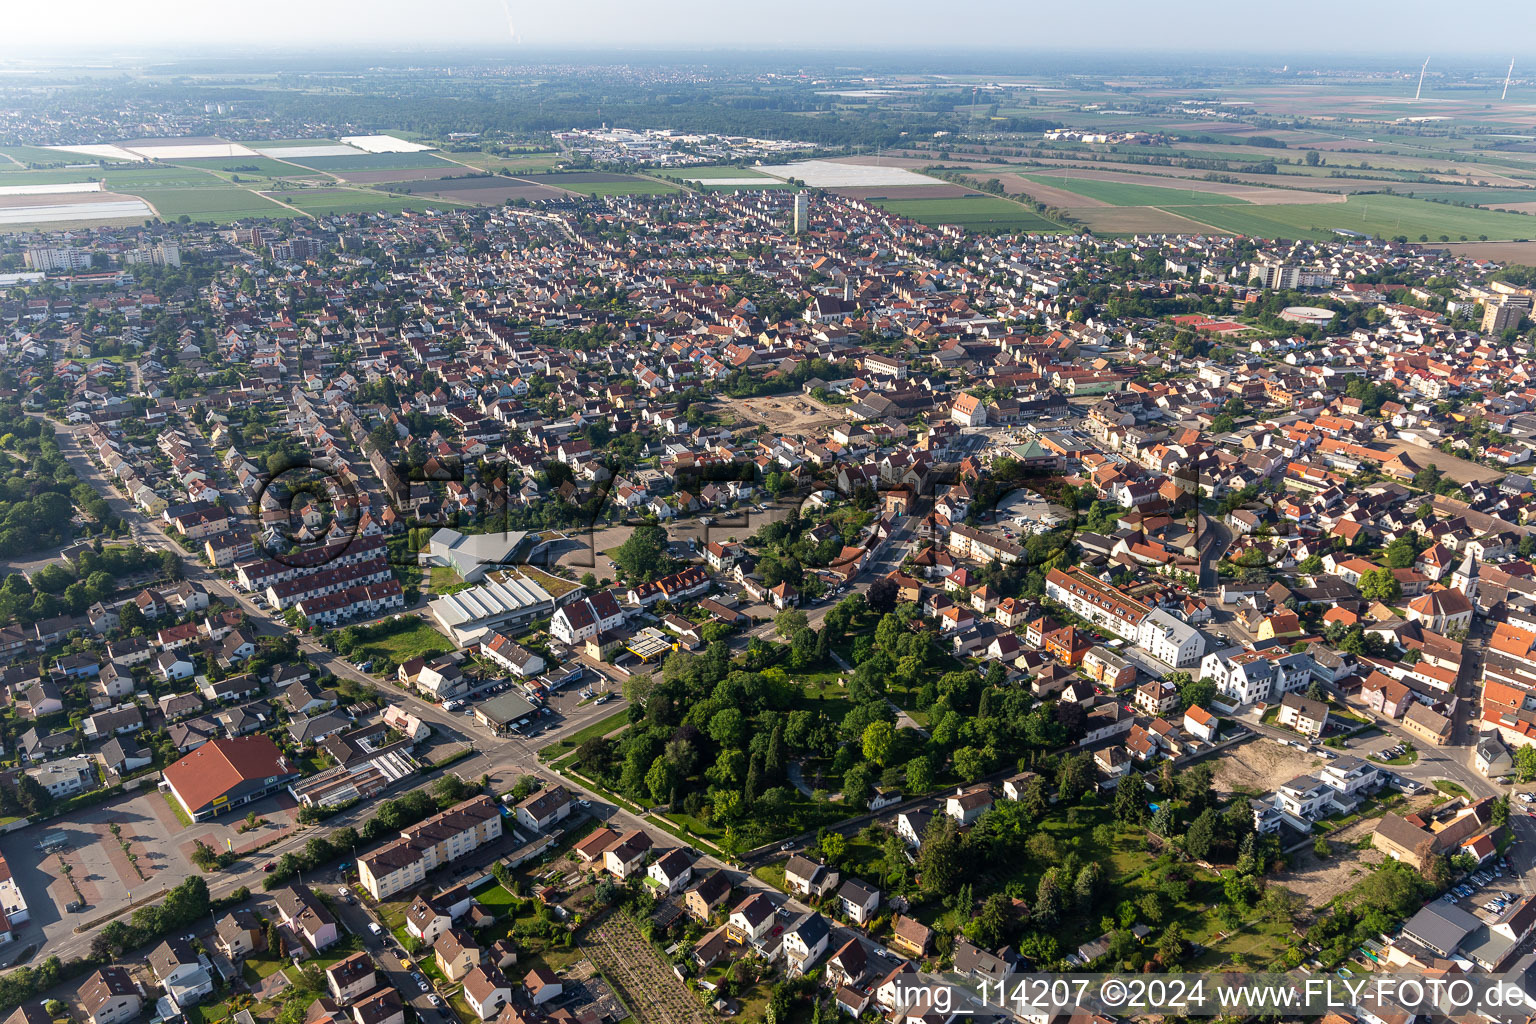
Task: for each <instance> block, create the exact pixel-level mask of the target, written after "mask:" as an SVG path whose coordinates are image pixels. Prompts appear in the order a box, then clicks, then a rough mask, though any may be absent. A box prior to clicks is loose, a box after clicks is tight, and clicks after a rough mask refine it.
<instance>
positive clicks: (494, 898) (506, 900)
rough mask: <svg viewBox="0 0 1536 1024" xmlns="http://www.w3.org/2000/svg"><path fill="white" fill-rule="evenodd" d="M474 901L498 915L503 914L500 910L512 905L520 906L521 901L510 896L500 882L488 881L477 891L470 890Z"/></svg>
mask: <svg viewBox="0 0 1536 1024" xmlns="http://www.w3.org/2000/svg"><path fill="white" fill-rule="evenodd" d="M471 892H472V895H473V896H474V897H475V900H476V901H477V902H479V903H480V905H481V906H483V907H485V908H486V909H488V910H493V911H495V912H496V913H497V914H498V915H499V914H502V913H504V911H503V910H501V909H500V908H502V907H510V906H512V905H513V904H514V903H516V904H518V905H521V904H522V900H520V899H518V898H517V897H516V896H514V895H512V894H511V893H510V892H508V891H507V890H506V889H505V888H503V887H502V885H501V883H500V882H497V881H494V880H492V881H489V882H486V883H485V884H484V885H483V886H481V887H480V888H478V889H474V890H471Z"/></svg>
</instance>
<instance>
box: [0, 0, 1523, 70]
mask: <svg viewBox="0 0 1536 1024" xmlns="http://www.w3.org/2000/svg"><path fill="white" fill-rule="evenodd" d="M0 24H3V26H4V27H3V30H0V37H3V44H0V60H7V59H23V60H25V59H27V58H31V57H40V56H46V55H48V54H52V53H58V52H60V51H62V50H66V49H88V50H98V51H101V50H107V51H116V52H127V51H145V50H150V49H154V50H163V49H185V48H188V47H194V48H196V47H202V46H205V45H206V44H209V43H215V44H220V43H221V44H225V45H228V46H234V47H239V48H240V49H244V50H247V51H248V50H249V49H250V48H252V47H257V48H263V49H270V48H291V49H292V50H294V51H315V50H324V49H327V48H338V49H369V48H380V47H388V48H412V49H423V48H442V47H454V46H464V47H473V48H475V49H477V50H482V51H483V50H485V49H488V48H494V47H497V45H498V44H499V43H503V42H504V43H505V44H506V45H507V47H508V48H509V49H511V48H512V46H513V45H514V43H513V33H514V32H515V34H516V38H517V39H518V40H519V43H520V45H521V46H523V47H524V48H527V49H530V50H533V49H545V48H560V47H567V48H570V47H583V48H587V47H590V48H618V49H658V48H661V49H672V48H676V49H687V48H706V47H707V48H744V49H769V48H771V49H783V48H797V47H798V48H804V49H808V50H812V49H813V50H827V49H836V50H859V49H916V48H929V47H933V48H942V49H946V50H960V49H973V48H984V49H990V50H997V49H1018V50H1020V51H1039V50H1057V49H1059V50H1073V51H1077V50H1132V51H1137V52H1140V53H1142V54H1153V53H1156V52H1157V51H1160V50H1178V51H1191V50H1208V51H1217V52H1222V51H1224V52H1227V53H1253V52H1257V51H1266V52H1273V53H1276V54H1289V53H1294V54H1296V55H1303V54H1307V53H1320V52H1334V53H1351V52H1352V53H1357V54H1360V55H1362V56H1366V55H1377V54H1384V53H1392V54H1396V53H1411V54H1417V53H1425V54H1429V53H1438V54H1445V55H1450V54H1453V53H1454V54H1461V55H1465V54H1468V53H1475V52H1479V51H1484V50H1486V49H1487V48H1488V47H1489V44H1490V41H1491V40H1497V42H1493V43H1492V46H1493V48H1494V49H1497V48H1498V47H1499V46H1501V45H1502V46H1504V47H1506V48H1507V47H1509V46H1520V47H1523V48H1524V49H1525V55H1528V56H1529V58H1530V64H1531V65H1533V66H1536V47H1533V46H1532V43H1533V40H1536V3H1533V2H1532V0H1457V2H1455V3H1450V2H1447V0H1395V2H1385V0H1285V2H1283V3H1263V2H1255V0H1183V2H1181V3H1172V4H1158V3H1152V2H1148V0H1076V2H1074V0H1055V2H1052V3H1040V2H1037V0H1013V2H1008V0H972V2H969V3H953V2H948V0H922V2H919V0H884V2H874V0H708V2H705V0H555V2H553V3H551V2H547V0H546V2H526V0H261V2H259V3H244V2H240V0H4V2H0ZM203 55H206V56H216V55H217V54H215V53H213V52H207V51H204V53H203ZM232 55H233V54H232ZM1488 56H1489V58H1490V59H1492V60H1493V61H1494V62H1495V63H1497V62H1499V61H1506V60H1508V59H1509V58H1510V57H1516V58H1517V59H1518V58H1519V57H1521V56H1522V54H1521V53H1519V52H1515V53H1505V52H1504V51H1503V50H1498V52H1497V53H1494V52H1492V51H1489V52H1488Z"/></svg>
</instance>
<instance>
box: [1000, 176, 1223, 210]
mask: <svg viewBox="0 0 1536 1024" xmlns="http://www.w3.org/2000/svg"><path fill="white" fill-rule="evenodd" d="M1024 177H1026V178H1028V179H1029V180H1030V181H1033V182H1035V183H1036V184H1037V185H1050V186H1051V187H1053V188H1059V189H1065V190H1066V191H1068V192H1075V193H1076V194H1077V195H1080V196H1087V197H1088V198H1089V199H1097V200H1098V201H1099V202H1101V203H1109V204H1110V205H1111V206H1250V205H1252V204H1250V203H1248V202H1246V201H1244V200H1241V199H1234V198H1233V197H1231V196H1223V195H1218V194H1216V193H1215V192H1196V191H1194V190H1193V189H1185V188H1163V187H1162V186H1160V185H1132V184H1129V183H1126V182H1120V181H1095V180H1093V179H1090V178H1065V177H1060V176H1057V175H1054V174H1026V175H1024Z"/></svg>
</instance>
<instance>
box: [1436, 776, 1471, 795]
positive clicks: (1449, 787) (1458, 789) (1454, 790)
mask: <svg viewBox="0 0 1536 1024" xmlns="http://www.w3.org/2000/svg"><path fill="white" fill-rule="evenodd" d="M1435 788H1436V789H1438V790H1439V791H1440V792H1442V793H1446V794H1448V795H1450V796H1470V795H1471V794H1470V793H1468V792H1467V790H1466V787H1465V786H1461V785H1458V784H1457V783H1454V782H1452V781H1450V780H1449V779H1436V780H1435Z"/></svg>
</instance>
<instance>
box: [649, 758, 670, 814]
mask: <svg viewBox="0 0 1536 1024" xmlns="http://www.w3.org/2000/svg"><path fill="white" fill-rule="evenodd" d="M675 779H676V776H675V775H674V774H673V771H672V765H671V764H670V763H669V762H668V761H667V758H666V756H665V755H663V756H661V757H658V758H657V759H656V760H654V761H652V762H651V767H650V769H649V770H648V771H647V772H646V773H645V788H646V789H648V790H650V792H651V799H652V800H653V801H655V802H656V803H658V804H664V803H668V802H669V801H671V799H672V787H673V786H674V785H675Z"/></svg>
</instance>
